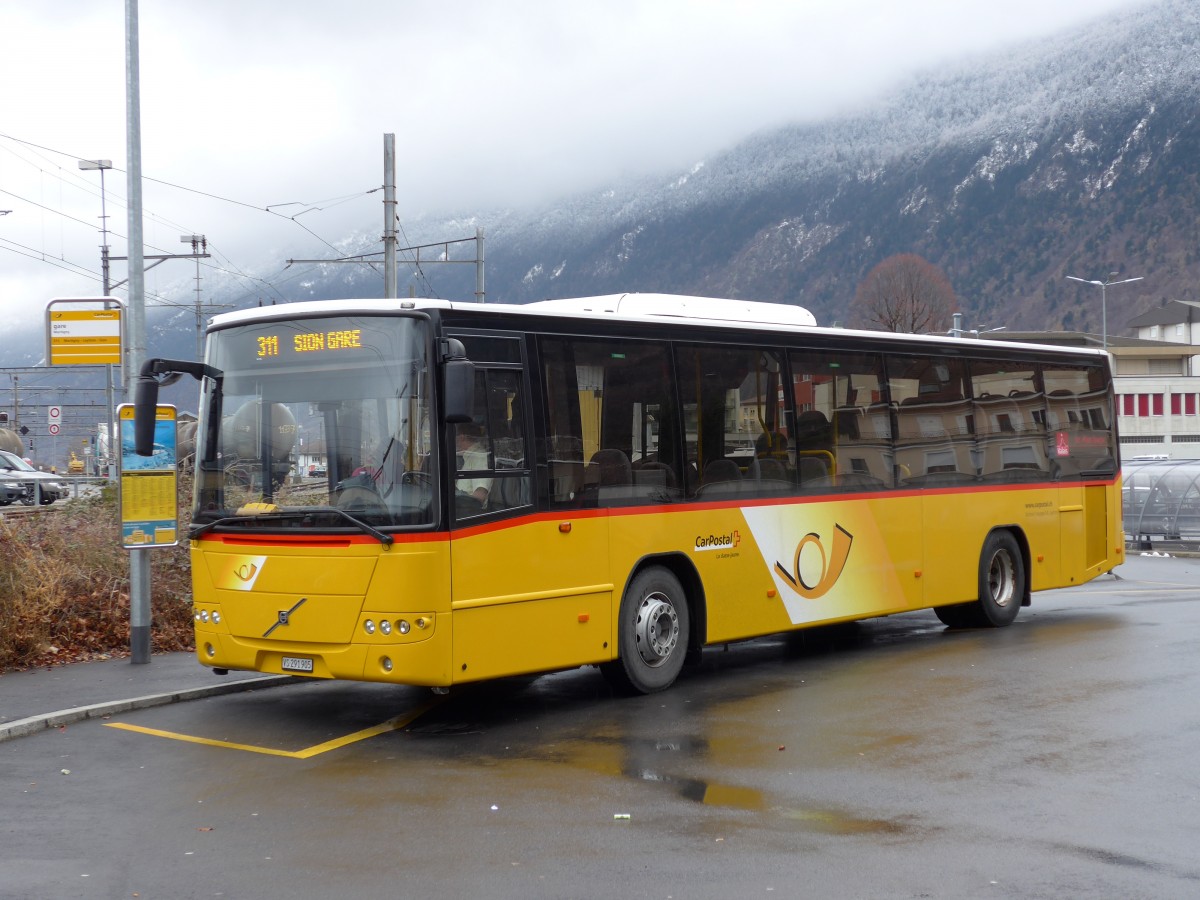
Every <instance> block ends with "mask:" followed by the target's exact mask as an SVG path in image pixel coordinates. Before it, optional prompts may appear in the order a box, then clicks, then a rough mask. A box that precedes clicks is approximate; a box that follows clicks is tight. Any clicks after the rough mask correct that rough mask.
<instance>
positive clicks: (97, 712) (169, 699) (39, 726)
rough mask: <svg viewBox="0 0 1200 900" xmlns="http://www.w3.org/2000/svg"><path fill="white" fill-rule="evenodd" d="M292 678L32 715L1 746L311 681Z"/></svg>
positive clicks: (5, 729) (3, 734) (7, 732)
mask: <svg viewBox="0 0 1200 900" xmlns="http://www.w3.org/2000/svg"><path fill="white" fill-rule="evenodd" d="M307 680H308V679H304V678H295V677H293V676H291V675H274V676H268V677H266V678H245V679H243V680H241V681H231V682H227V683H225V684H214V685H210V686H209V687H202V688H187V689H185V690H180V691H170V692H168V693H165V694H148V695H146V696H145V697H134V698H133V699H130V700H109V701H106V702H104V703H93V704H92V705H91V706H77V707H75V708H74V709H64V710H60V711H58V712H52V713H45V714H43V715H37V716H29V717H28V718H25V719H17V720H16V721H13V722H3V723H0V744H2V743H4V742H5V741H7V740H11V739H12V738H19V737H25V736H27V735H30V734H36V733H37V732H39V731H46V730H48V729H51V728H60V727H62V726H63V725H72V724H74V723H76V722H82V721H84V720H86V719H101V718H103V717H104V716H108V715H112V714H113V713H123V712H129V711H130V710H134V709H150V708H151V707H154V706H166V705H167V704H169V703H179V702H182V701H185V700H202V699H204V698H205V697H218V696H220V695H221V694H236V693H240V692H242V691H252V690H255V689H257V688H269V687H282V686H283V685H285V684H292V683H293V682H298V681H307Z"/></svg>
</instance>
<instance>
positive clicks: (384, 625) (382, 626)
mask: <svg viewBox="0 0 1200 900" xmlns="http://www.w3.org/2000/svg"><path fill="white" fill-rule="evenodd" d="M379 631H380V633H382V634H391V633H392V623H391V622H389V621H388V620H387V619H384V620H383V621H382V622H380V623H379Z"/></svg>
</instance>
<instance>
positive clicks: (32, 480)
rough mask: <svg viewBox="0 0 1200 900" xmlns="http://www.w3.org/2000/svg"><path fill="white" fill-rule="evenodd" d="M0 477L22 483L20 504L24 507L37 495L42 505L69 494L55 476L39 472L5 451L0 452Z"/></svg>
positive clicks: (63, 483) (64, 484) (64, 485)
mask: <svg viewBox="0 0 1200 900" xmlns="http://www.w3.org/2000/svg"><path fill="white" fill-rule="evenodd" d="M0 476H4V477H5V478H6V480H15V481H20V482H22V483H24V485H25V495H24V496H22V497H21V502H22V503H24V504H25V505H26V506H29V505H32V504H33V502H34V497H35V496H37V495H38V494H39V493H40V495H41V499H42V504H43V505H46V504H50V503H53V502H54V501H55V500H61V499H63V498H64V497H66V496H67V494H68V493H69V491H68V489H67V484H66V482H65V481H62V480H60V479H59V477H58V476H57V475H53V474H51V473H50V472H39V471H38V470H37V469H35V468H34V467H33V466H31V465H30V464H29V463H27V462H25V460H23V459H21V457H19V456H17V454H15V453H9V452H8V451H7V450H0ZM35 485H36V488H35Z"/></svg>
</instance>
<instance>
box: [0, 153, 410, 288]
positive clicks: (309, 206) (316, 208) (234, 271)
mask: <svg viewBox="0 0 1200 900" xmlns="http://www.w3.org/2000/svg"><path fill="white" fill-rule="evenodd" d="M0 138H3V139H6V140H9V141H13V142H14V143H17V144H21V145H23V146H25V147H29V148H33V150H35V151H37V150H44V151H46V152H47V153H54V154H58V155H60V156H66V157H68V158H71V159H83V158H84V157H80V156H77V155H75V154H72V153H67V152H66V151H62V150H56V149H54V148H51V147H45V146H43V145H40V144H35V143H33V142H32V141H26V140H23V139H21V138H17V137H14V136H12V135H8V134H3V133H0ZM4 149H5V150H6V151H7V152H9V153H10V154H11V155H13V156H15V157H16V158H17V159H19V160H22V161H23V162H26V163H27V164H30V165H34V164H33V163H31V162H30V161H29V160H26V159H23V158H22V157H21V156H19V155H18V154H16V153H15V152H13V151H12V150H11V149H9V148H4ZM34 155H36V156H38V157H39V158H41V159H42V160H44V161H45V163H46V164H47V165H48V166H50V167H52V168H53V169H56V170H57V173H65V172H67V171H69V170H66V169H64V168H63V167H62V166H59V165H57V164H56V163H55V162H53V161H52V160H50V159H48V158H47V157H44V156H42V155H41V154H40V153H35V154H34ZM37 168H38V171H41V172H43V173H44V174H47V175H50V176H51V177H54V178H59V179H60V180H61V179H63V175H62V174H57V173H54V172H45V170H43V169H42V168H41V167H40V166H37ZM111 171H116V172H124V171H125V170H124V169H121V168H118V167H116V166H113V167H111ZM71 175H72V179H71V180H72V182H73V183H74V182H77V183H78V184H81V185H84V189H85V190H86V191H87V192H88V193H92V194H93V195H95V196H98V193H97V192H96V191H95V190H94V189H92V188H91V183H90V181H88V180H87V179H83V178H79V177H77V176H75V173H71ZM142 177H143V180H145V181H150V182H153V183H155V184H160V185H163V186H164V187H170V188H173V189H175V190H181V191H185V192H188V193H193V194H196V195H198V196H202V197H208V198H210V199H213V200H217V201H220V202H223V203H229V204H232V205H234V206H241V207H245V208H247V209H253V210H256V211H258V212H265V213H267V214H268V215H273V216H276V217H278V218H282V219H287V220H289V221H291V222H292V223H294V224H295V225H297V226H298V227H299V228H301V229H302V230H303V231H305V232H306V233H308V234H309V235H311V236H312V237H313V238H315V239H316V240H318V241H320V242H321V243H322V244H324V245H325V246H326V247H328V248H329V249H330V250H332V251H333V252H334V253H341V251H339V250H338V248H337V247H336V246H335V245H334V244H332V243H331V242H330V241H328V240H326V239H325V238H324V237H322V236H321V235H319V234H317V233H316V232H315V231H313V230H312V229H311V228H309V227H308V226H307V225H305V224H304V223H302V222H300V221H298V217H299V216H302V215H305V214H306V213H309V212H320V211H324V210H327V209H332V208H333V207H335V206H340V205H342V204H343V203H348V202H350V201H351V200H355V199H359V198H361V197H365V196H368V195H370V194H373V193H376V192H377V191H379V190H382V188H380V187H375V188H371V189H369V190H366V191H359V192H356V193H352V194H344V195H339V196H336V197H331V198H328V199H325V200H319V201H315V202H312V203H305V202H302V201H290V202H288V203H282V204H270V205H268V206H257V205H255V204H252V203H247V202H245V201H241V200H235V199H233V198H230V197H225V196H222V195H219V194H214V193H212V192H209V191H203V190H199V189H197V188H190V187H187V186H185V185H180V184H177V183H174V182H170V181H166V180H164V179H158V178H152V177H150V176H146V175H143V176H142ZM76 186H78V185H76ZM0 192H3V193H5V194H9V195H10V196H13V197H16V198H17V199H19V200H21V201H22V202H26V203H31V204H32V205H34V206H37V207H38V208H40V209H43V210H44V211H46V212H49V213H51V214H54V215H58V216H61V217H63V218H64V219H67V220H69V221H73V222H77V223H79V224H83V225H87V226H89V227H95V226H94V224H93V223H89V222H84V221H83V220H81V219H78V218H76V217H74V216H70V215H68V214H66V213H63V212H62V211H61V210H55V209H53V208H51V207H48V206H45V205H44V204H40V203H37V202H36V201H31V200H29V199H28V198H25V197H21V196H19V195H17V194H13V193H11V192H9V191H3V190H2V189H0ZM105 194H106V195H107V194H108V192H107V191H106V192H105ZM114 202H116V204H117V206H118V207H120V206H122V205H123V204H122V203H121V202H120V201H119V199H117V198H116V197H115V196H114ZM292 205H296V206H304V207H305V208H304V209H302V210H301V211H300V212H298V213H295V214H294V215H290V216H289V215H286V214H284V213H280V212H277V211H276V210H275V209H273V208H272V207H278V206H292ZM151 218H154V219H155V220H157V221H162V222H167V223H169V222H170V220H169V219H166V218H164V217H158V216H156V215H152V216H151ZM179 227H183V226H179ZM109 231H110V233H111V234H114V235H116V236H118V237H120V236H121V235H120V234H119V233H118V232H116V231H113V230H111V229H110V230H109ZM209 244H210V246H211V245H212V242H209ZM18 246H20V245H18ZM147 246H151V245H147ZM3 249H9V248H3ZM25 249H27V250H32V248H25ZM153 249H161V248H153ZM10 252H17V251H11V250H10ZM163 252H167V251H165V250H164V251H163ZM20 255H23V256H26V255H28V254H25V253H21V254H20ZM222 256H223V257H224V258H225V260H226V261H227V262H228V263H229V265H230V266H231V267H232V268H231V269H224V268H221V267H219V266H213V265H211V264H203V265H204V266H205V267H207V268H209V269H211V270H212V271H217V272H222V273H225V274H230V275H233V276H235V277H238V278H244V279H247V280H250V281H252V282H257V283H258V284H260V285H263V286H265V287H266V288H268V289H269V290H270V291H273V292H274V293H275V294H277V295H278V296H279V298H280V299H286V298H285V297H284V295H283V293H282V292H281V291H279V290H278V288H277V287H276V286H275V285H274V284H273V283H272V282H271V281H268V280H266V279H262V278H259V277H257V276H253V275H249V274H248V273H246V272H243V271H241V270H240V269H239V268H238V267H237V266H236V265H235V264H234V263H233V262H232V260H231V259H229V257H228V256H226V255H225V254H224V253H222ZM33 258H39V257H33ZM49 259H54V257H49ZM63 262H64V263H65V262H66V260H65V259H63ZM362 264H363V265H364V266H366V267H368V268H370V269H371V270H372V271H374V272H378V271H379V270H378V269H377V268H376V267H375V265H374V264H373V263H372V262H371V261H366V260H364V261H363V263H362ZM69 265H72V266H73V265H75V264H73V263H70V264H69ZM318 265H319V264H318ZM60 268H65V267H64V266H60ZM78 268H79V269H81V270H82V271H85V272H86V271H87V270H86V269H84V267H82V266H79V267H78ZM275 277H276V278H278V276H275ZM285 280H291V279H285ZM426 284H428V281H427V280H426ZM244 296H246V295H243V297H244ZM159 299H160V300H162V304H163V305H170V306H180V307H184V306H188V304H176V303H172V302H170V301H166V300H165V298H159ZM239 299H241V298H239Z"/></svg>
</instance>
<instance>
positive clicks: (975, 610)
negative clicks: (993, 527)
mask: <svg viewBox="0 0 1200 900" xmlns="http://www.w3.org/2000/svg"><path fill="white" fill-rule="evenodd" d="M1027 590H1028V584H1027V582H1026V574H1025V558H1024V557H1023V556H1022V555H1021V548H1020V547H1019V546H1018V545H1017V541H1016V538H1014V537H1013V536H1012V533H1011V532H1009V531H993V532H992V533H991V534H989V535H988V537H987V540H986V541H984V542H983V552H982V553H980V554H979V599H978V600H977V601H976V602H975V603H974V604H972V605H971V606H970V607H968V608H969V609H970V611H971V613H970V615H971V620H972V621H971V624H972V625H975V626H977V627H979V628H1003V627H1004V626H1006V625H1011V624H1012V623H1013V620H1014V619H1016V617H1017V613H1018V612H1020V611H1021V601H1022V600H1023V599H1024V597H1025V593H1026V591H1027Z"/></svg>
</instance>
